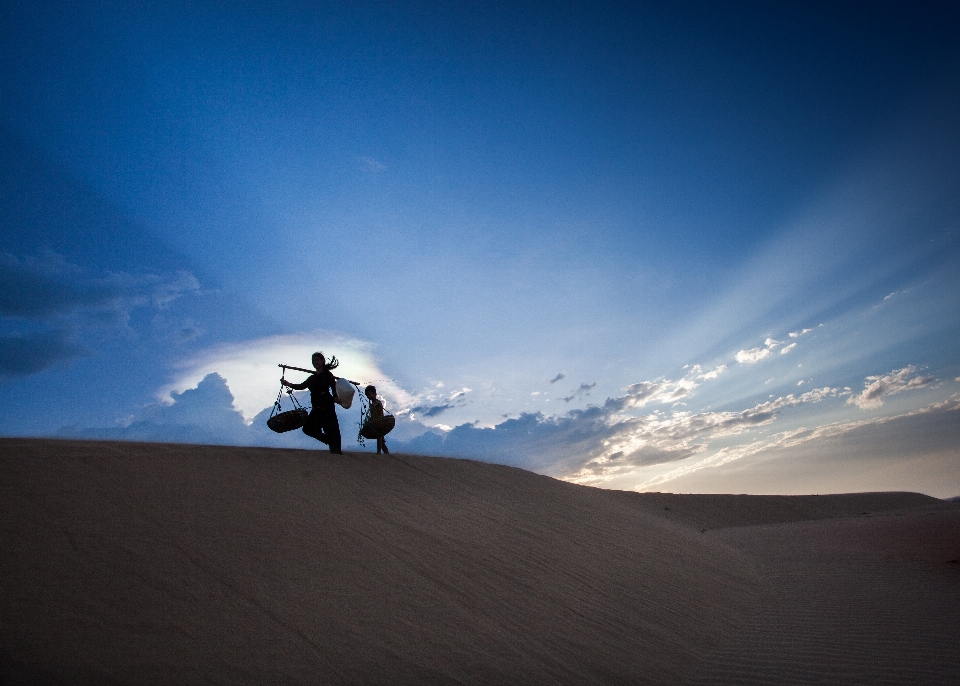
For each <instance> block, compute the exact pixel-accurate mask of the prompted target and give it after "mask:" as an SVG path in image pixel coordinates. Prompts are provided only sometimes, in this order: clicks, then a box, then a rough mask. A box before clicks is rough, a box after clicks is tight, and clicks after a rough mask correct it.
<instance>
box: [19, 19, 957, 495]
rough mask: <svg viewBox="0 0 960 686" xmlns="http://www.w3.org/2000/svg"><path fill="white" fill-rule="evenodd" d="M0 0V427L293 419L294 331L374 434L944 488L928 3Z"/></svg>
mask: <svg viewBox="0 0 960 686" xmlns="http://www.w3.org/2000/svg"><path fill="white" fill-rule="evenodd" d="M0 19H2V25H0V63H2V64H3V65H4V66H3V68H2V70H0V156H2V160H3V164H2V167H0V409H2V410H3V411H2V413H0V434H3V435H37V436H40V435H60V436H90V437H93V436H109V437H118V438H132V439H137V438H141V439H143V438H146V439H150V440H192V441H198V442H203V441H213V442H223V443H250V442H253V443H260V444H264V445H298V446H309V445H310V443H309V441H308V440H307V439H303V438H301V437H297V436H290V435H288V434H285V435H283V436H277V435H275V434H271V433H270V432H269V431H266V430H265V428H264V427H263V426H262V424H263V421H262V420H263V415H262V411H263V410H264V408H269V407H270V405H271V403H272V402H273V399H274V397H275V395H276V392H277V387H278V385H277V381H278V378H279V374H278V370H277V367H276V365H277V364H278V363H281V362H283V363H286V364H292V365H296V366H308V365H309V359H310V353H311V352H312V351H313V350H317V349H319V350H323V351H325V352H327V353H332V354H336V355H337V356H338V357H339V358H340V359H341V361H342V365H341V372H340V373H342V374H343V375H344V376H347V377H349V378H354V379H356V380H358V381H362V382H370V381H372V382H375V383H376V384H377V385H378V387H379V388H380V390H381V393H382V395H383V396H384V397H385V400H386V403H387V407H388V409H391V410H392V411H394V412H395V413H397V415H398V417H399V418H400V422H399V425H398V429H397V431H396V433H395V434H394V439H393V440H394V441H395V444H396V445H398V446H400V447H402V448H404V449H408V450H411V451H419V452H425V453H434V454H444V455H457V456H464V457H476V458H480V459H487V460H494V461H498V462H504V463H508V464H514V465H517V466H522V467H525V468H528V469H534V470H536V471H540V472H543V473H547V474H551V475H554V476H559V477H563V478H569V479H573V480H576V481H578V482H581V483H589V484H594V485H601V486H609V487H615V488H625V489H633V488H639V489H646V490H674V491H725V492H730V491H732V492H754V493H800V492H831V491H833V492H836V491H862V490H894V489H902V490H917V491H922V492H925V493H930V494H932V495H937V496H941V497H942V496H951V495H958V494H960V409H958V408H960V355H958V352H960V344H958V341H960V10H958V9H957V8H956V6H955V5H954V4H953V3H921V4H917V3H899V4H891V3H887V4H883V3H871V4H869V5H864V4H856V3H850V4H843V3H840V4H838V3H820V4H818V3H689V4H682V3H674V2H670V3H642V4H626V3H625V4H616V3H615V4H593V3H591V4H587V5H583V4H579V3H559V4H556V5H553V6H551V7H550V8H548V9H547V8H545V7H544V6H543V5H542V3H536V4H534V3H530V4H521V3H503V4H492V3H456V4H455V5H454V4H441V3H401V4H391V3H383V4H380V3H362V4H360V5H357V4H354V3H322V4H320V3H307V2H297V1H295V0H291V1H289V2H283V3H256V2H254V3H237V4H227V5H223V4H221V3H207V2H202V1H201V2H191V3H174V4H170V3H155V4H154V3H134V4H130V3H115V2H95V3H82V4H76V3H53V2H44V1H42V0H41V1H39V2H35V3H7V4H5V5H3V7H2V9H0ZM210 374H217V375H219V376H209V375H210ZM231 403H232V405H231ZM238 413H239V414H238ZM354 414H356V411H355V409H354V410H351V411H350V412H342V413H341V425H342V426H343V427H344V435H345V438H346V441H345V447H347V449H350V448H351V447H352V446H353V444H352V431H353V430H354V429H353V428H352V427H353V424H354V423H355V422H356V419H357V417H355V416H354ZM241 416H242V418H243V420H244V421H240V417H241ZM368 448H369V446H368Z"/></svg>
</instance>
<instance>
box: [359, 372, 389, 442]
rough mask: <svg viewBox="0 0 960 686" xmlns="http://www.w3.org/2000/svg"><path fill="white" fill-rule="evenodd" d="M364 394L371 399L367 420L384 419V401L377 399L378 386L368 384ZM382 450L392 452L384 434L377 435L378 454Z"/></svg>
mask: <svg viewBox="0 0 960 686" xmlns="http://www.w3.org/2000/svg"><path fill="white" fill-rule="evenodd" d="M363 394H364V395H365V396H367V400H369V401H370V414H369V416H368V417H367V422H368V423H369V422H373V421H375V420H377V419H383V403H382V402H380V401H379V400H377V387H376V386H367V387H366V388H365V389H363ZM381 452H384V453H387V454H388V455H389V454H390V451H389V450H387V441H386V440H385V439H384V437H383V436H377V454H378V455H379V454H380V453H381Z"/></svg>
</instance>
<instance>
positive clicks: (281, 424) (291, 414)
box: [267, 407, 308, 434]
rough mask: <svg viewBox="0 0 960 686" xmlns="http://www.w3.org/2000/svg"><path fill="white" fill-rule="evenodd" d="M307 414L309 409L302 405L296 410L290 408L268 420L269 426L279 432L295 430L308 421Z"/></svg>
mask: <svg viewBox="0 0 960 686" xmlns="http://www.w3.org/2000/svg"><path fill="white" fill-rule="evenodd" d="M307 414H308V413H307V411H306V410H305V409H303V408H302V407H298V408H297V409H295V410H288V411H287V412H280V413H279V414H275V415H273V416H272V417H270V419H268V420H267V426H268V427H270V429H272V430H273V431H276V432H277V433H278V434H282V433H284V432H285V431H295V430H296V429H299V428H300V427H302V426H303V423H304V422H305V421H307Z"/></svg>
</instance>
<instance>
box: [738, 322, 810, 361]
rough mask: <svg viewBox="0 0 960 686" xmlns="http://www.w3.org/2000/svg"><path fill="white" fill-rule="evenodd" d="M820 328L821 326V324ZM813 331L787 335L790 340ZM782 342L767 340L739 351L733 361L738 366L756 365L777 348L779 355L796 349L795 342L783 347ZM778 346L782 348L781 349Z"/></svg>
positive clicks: (801, 331)
mask: <svg viewBox="0 0 960 686" xmlns="http://www.w3.org/2000/svg"><path fill="white" fill-rule="evenodd" d="M821 326H823V325H822V324H821ZM811 331H813V329H801V330H800V331H791V332H790V333H789V334H787V335H788V336H789V337H790V338H793V339H797V338H800V337H801V336H806V335H807V334H808V333H810V332H811ZM783 344H784V341H778V340H777V339H775V338H767V339H766V340H765V341H764V342H763V345H762V346H757V347H756V348H750V349H748V350H740V351H739V352H737V354H736V355H735V356H734V359H735V360H736V361H737V362H739V363H740V364H756V363H757V362H759V361H760V360H763V359H766V358H768V357H770V355H771V354H773V352H774V351H775V350H777V349H778V348H779V349H780V354H781V355H786V354H788V353H790V352H791V351H792V350H793V349H794V348H796V347H797V343H796V341H794V342H793V343H789V344H787V345H783ZM780 346H783V347H782V348H781V347H780Z"/></svg>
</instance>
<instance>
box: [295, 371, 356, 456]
mask: <svg viewBox="0 0 960 686" xmlns="http://www.w3.org/2000/svg"><path fill="white" fill-rule="evenodd" d="M312 361H313V366H314V368H315V369H316V370H317V373H316V374H311V375H310V376H308V377H307V380H306V381H304V382H303V383H290V382H289V381H287V380H286V379H280V383H281V384H283V385H284V386H286V387H287V388H292V389H293V390H295V391H302V390H304V389H305V388H309V389H310V404H311V405H312V407H311V408H310V414H309V415H308V416H307V421H305V422H304V423H303V433H305V434H307V436H310V437H311V438H316V439H317V440H318V441H320V442H321V443H326V444H327V445H329V446H330V452H331V453H334V454H336V455H343V451H342V450H341V449H340V422H339V421H338V420H337V411H336V409H335V408H334V404H333V401H334V399H335V398H336V397H337V378H336V377H335V376H334V375H333V374H332V373H331V371H330V370H331V369H333V368H335V367H336V364H333V365H328V364H327V359H326V358H325V357H324V356H323V353H314V354H313V357H312Z"/></svg>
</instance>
